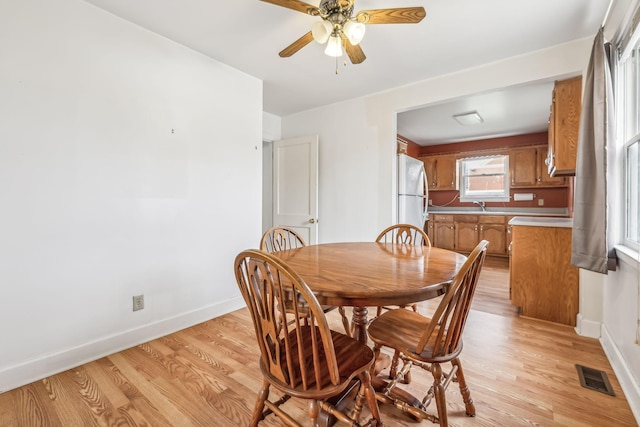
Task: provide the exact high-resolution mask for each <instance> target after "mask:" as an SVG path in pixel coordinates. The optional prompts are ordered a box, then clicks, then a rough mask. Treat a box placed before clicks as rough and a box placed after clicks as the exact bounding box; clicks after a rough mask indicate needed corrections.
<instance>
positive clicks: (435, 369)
mask: <svg viewBox="0 0 640 427" xmlns="http://www.w3.org/2000/svg"><path fill="white" fill-rule="evenodd" d="M431 373H432V374H433V394H434V397H435V399H436V409H437V410H438V421H439V422H440V427H447V426H448V425H449V420H448V417H447V397H446V396H445V389H444V385H443V384H442V380H443V378H442V367H441V366H440V364H439V363H432V364H431Z"/></svg>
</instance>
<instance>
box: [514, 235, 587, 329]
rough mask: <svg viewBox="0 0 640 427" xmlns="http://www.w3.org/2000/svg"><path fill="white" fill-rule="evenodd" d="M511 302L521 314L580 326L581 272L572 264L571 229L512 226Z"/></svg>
mask: <svg viewBox="0 0 640 427" xmlns="http://www.w3.org/2000/svg"><path fill="white" fill-rule="evenodd" d="M512 236H513V240H512V243H511V258H510V260H509V261H510V262H509V264H510V268H509V274H510V288H511V303H512V304H513V305H516V306H519V307H520V314H521V315H523V316H527V317H533V318H536V319H542V320H548V321H550V322H555V323H562V324H565V325H571V326H575V325H576V315H577V314H578V292H579V289H578V287H579V284H578V269H577V268H576V267H574V266H572V265H571V228H563V227H535V226H519V225H514V226H512Z"/></svg>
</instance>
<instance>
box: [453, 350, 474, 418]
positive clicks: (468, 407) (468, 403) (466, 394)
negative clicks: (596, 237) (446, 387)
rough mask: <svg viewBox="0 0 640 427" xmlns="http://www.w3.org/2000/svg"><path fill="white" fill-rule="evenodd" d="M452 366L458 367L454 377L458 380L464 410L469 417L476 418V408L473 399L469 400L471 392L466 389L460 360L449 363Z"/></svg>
mask: <svg viewBox="0 0 640 427" xmlns="http://www.w3.org/2000/svg"><path fill="white" fill-rule="evenodd" d="M451 364H452V365H453V366H457V367H458V372H456V377H457V379H458V385H459V386H460V394H461V395H462V400H463V401H464V409H465V412H466V413H467V416H469V417H475V416H476V406H475V405H474V404H473V399H472V398H471V392H470V391H469V387H467V380H465V378H464V372H463V371H462V363H461V362H460V359H458V358H455V359H453V360H452V361H451Z"/></svg>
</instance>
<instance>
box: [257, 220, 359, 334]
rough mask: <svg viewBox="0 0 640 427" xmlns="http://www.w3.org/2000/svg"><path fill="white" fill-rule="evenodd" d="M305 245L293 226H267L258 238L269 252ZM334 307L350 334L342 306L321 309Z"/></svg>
mask: <svg viewBox="0 0 640 427" xmlns="http://www.w3.org/2000/svg"><path fill="white" fill-rule="evenodd" d="M303 246H307V243H306V242H305V241H304V239H303V238H302V236H300V234H299V233H298V232H296V231H295V230H294V229H293V228H290V227H285V226H283V225H277V226H274V227H271V228H269V229H268V230H267V231H266V232H265V233H264V234H263V235H262V238H261V239H260V249H261V250H263V251H266V252H269V253H273V252H280V251H286V250H291V249H296V248H301V247H303ZM336 308H338V309H339V311H340V316H341V318H342V325H343V327H344V330H345V332H346V333H347V334H348V335H349V336H352V330H351V327H350V326H349V319H348V318H347V313H346V312H345V310H344V307H336V306H333V305H323V306H322V309H323V310H324V312H325V313H328V312H330V311H332V310H335V309H336Z"/></svg>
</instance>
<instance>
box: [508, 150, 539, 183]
mask: <svg viewBox="0 0 640 427" xmlns="http://www.w3.org/2000/svg"><path fill="white" fill-rule="evenodd" d="M536 160H537V157H536V147H524V148H512V149H511V150H509V169H510V171H509V173H510V175H511V187H531V186H534V185H536V182H537V178H538V173H537V171H536V166H537V165H536Z"/></svg>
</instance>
